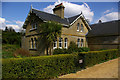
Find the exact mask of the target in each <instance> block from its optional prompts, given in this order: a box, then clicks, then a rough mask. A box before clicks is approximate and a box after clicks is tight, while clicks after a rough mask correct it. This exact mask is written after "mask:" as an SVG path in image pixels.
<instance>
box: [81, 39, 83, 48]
mask: <svg viewBox="0 0 120 80" xmlns="http://www.w3.org/2000/svg"><path fill="white" fill-rule="evenodd" d="M82 40H83V41H82ZM81 47H84V39H81Z"/></svg>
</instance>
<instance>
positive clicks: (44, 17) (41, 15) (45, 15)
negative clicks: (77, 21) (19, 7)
mask: <svg viewBox="0 0 120 80" xmlns="http://www.w3.org/2000/svg"><path fill="white" fill-rule="evenodd" d="M32 12H33V13H35V14H36V15H37V16H38V17H39V18H41V19H42V20H43V21H56V22H59V23H62V24H66V25H69V23H68V21H67V19H62V18H60V17H59V16H57V15H55V14H50V13H46V12H43V11H39V10H36V9H32Z"/></svg>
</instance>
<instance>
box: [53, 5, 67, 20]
mask: <svg viewBox="0 0 120 80" xmlns="http://www.w3.org/2000/svg"><path fill="white" fill-rule="evenodd" d="M64 8H65V7H64V6H63V4H62V3H61V4H58V5H56V6H55V8H54V9H53V12H54V14H56V15H58V16H59V17H61V18H64Z"/></svg>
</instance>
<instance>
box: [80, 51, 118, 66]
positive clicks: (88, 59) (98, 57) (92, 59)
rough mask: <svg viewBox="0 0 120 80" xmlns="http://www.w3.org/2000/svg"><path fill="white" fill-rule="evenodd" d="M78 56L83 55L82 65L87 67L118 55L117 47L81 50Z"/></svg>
mask: <svg viewBox="0 0 120 80" xmlns="http://www.w3.org/2000/svg"><path fill="white" fill-rule="evenodd" d="M79 56H80V57H81V56H83V60H84V66H85V67H89V66H92V65H95V64H98V63H102V62H105V61H108V60H111V59H114V58H117V57H118V56H119V51H118V49H111V50H102V51H89V52H81V53H79Z"/></svg>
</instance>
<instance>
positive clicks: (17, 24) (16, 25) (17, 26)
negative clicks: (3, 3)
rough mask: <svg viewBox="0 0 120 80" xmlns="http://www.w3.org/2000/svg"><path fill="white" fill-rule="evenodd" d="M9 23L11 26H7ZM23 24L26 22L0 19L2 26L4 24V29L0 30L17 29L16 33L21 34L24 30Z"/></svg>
mask: <svg viewBox="0 0 120 80" xmlns="http://www.w3.org/2000/svg"><path fill="white" fill-rule="evenodd" d="M7 23H9V24H7ZM23 23H24V22H22V21H7V20H6V19H5V18H1V17H0V24H2V27H0V29H3V30H4V29H5V27H6V26H7V27H8V28H9V27H12V28H13V29H15V31H16V32H19V31H21V29H22V25H23Z"/></svg>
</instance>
